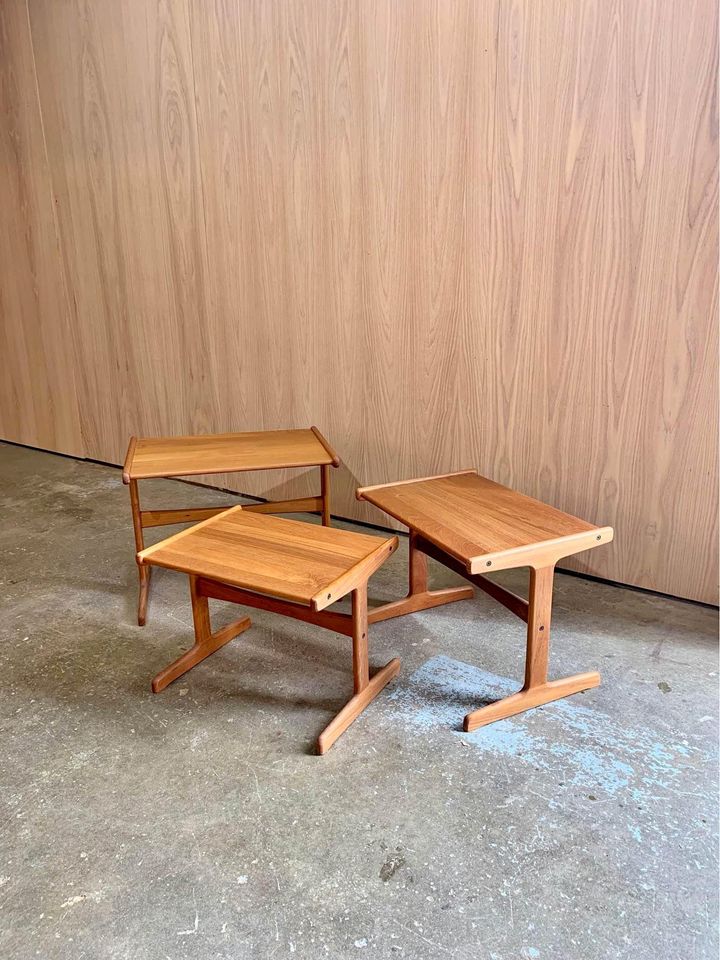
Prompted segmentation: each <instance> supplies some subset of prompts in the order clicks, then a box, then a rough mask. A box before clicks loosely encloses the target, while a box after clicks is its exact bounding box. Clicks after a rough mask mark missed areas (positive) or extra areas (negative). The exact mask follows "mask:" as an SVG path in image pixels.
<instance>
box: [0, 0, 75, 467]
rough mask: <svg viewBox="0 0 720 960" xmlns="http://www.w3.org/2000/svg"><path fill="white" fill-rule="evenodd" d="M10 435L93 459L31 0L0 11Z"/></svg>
mask: <svg viewBox="0 0 720 960" xmlns="http://www.w3.org/2000/svg"><path fill="white" fill-rule="evenodd" d="M0 118H1V119H0V171H1V172H0V359H1V362H2V370H1V371H0V436H3V437H8V438H9V439H11V440H16V441H19V442H20V443H27V444H30V445H32V446H36V447H44V448H47V449H50V450H62V451H63V452H65V453H72V454H75V455H78V456H82V455H83V454H84V447H83V442H82V438H81V436H80V418H79V414H78V406H77V396H76V392H75V371H74V367H73V362H72V355H71V353H70V351H69V350H68V340H69V329H70V328H69V318H68V313H69V304H68V297H67V290H66V289H65V284H64V280H63V273H62V269H61V261H60V254H59V249H58V238H57V229H56V223H55V211H54V207H53V202H52V187H51V182H50V171H49V168H48V163H47V155H46V152H45V141H44V136H43V129H42V117H41V115H40V110H39V107H38V101H37V93H36V87H35V65H34V62H33V49H32V44H31V38H30V31H29V28H28V16H27V8H26V6H25V0H8V2H7V3H2V4H0Z"/></svg>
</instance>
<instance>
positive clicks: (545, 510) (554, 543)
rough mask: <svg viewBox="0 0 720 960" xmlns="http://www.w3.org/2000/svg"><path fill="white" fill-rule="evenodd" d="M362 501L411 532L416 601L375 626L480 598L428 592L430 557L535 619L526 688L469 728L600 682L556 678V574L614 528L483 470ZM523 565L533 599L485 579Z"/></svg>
mask: <svg viewBox="0 0 720 960" xmlns="http://www.w3.org/2000/svg"><path fill="white" fill-rule="evenodd" d="M357 497H358V499H360V500H367V501H369V502H370V503H373V504H375V506H376V507H379V508H380V509H381V510H384V511H385V513H388V514H390V516H391V517H395V519H396V520H399V521H400V522H401V523H404V524H405V525H406V526H407V527H409V529H410V564H409V565H410V588H409V592H408V595H407V597H405V598H404V599H403V600H396V601H394V602H393V603H388V604H385V605H383V606H381V607H376V608H374V609H373V610H371V612H370V617H369V619H370V622H371V623H375V622H377V621H378V620H386V619H388V618H390V617H398V616H402V615H403V614H406V613H412V612H414V611H416V610H424V609H426V608H427V607H434V606H437V605H438V604H440V603H449V602H450V601H452V600H461V599H463V598H464V597H467V596H471V595H472V590H471V589H469V588H462V587H461V588H454V589H453V590H450V591H428V587H427V557H428V556H429V557H432V558H433V559H435V560H437V561H438V562H439V563H442V564H444V565H445V566H446V567H449V569H450V570H454V571H455V573H458V574H459V575H460V576H461V577H464V578H465V579H466V580H469V581H470V583H471V584H473V586H476V587H479V588H480V589H481V590H484V591H485V593H487V594H489V595H490V596H491V597H493V598H494V599H495V600H497V601H499V602H500V603H502V604H503V605H504V606H505V607H507V608H508V609H509V610H511V611H512V612H513V613H514V614H515V615H516V616H518V617H519V618H520V619H521V620H524V621H525V622H526V623H527V653H526V659H525V683H524V685H523V687H522V689H521V690H520V691H519V692H518V693H515V694H513V695H512V696H509V697H505V698H504V699H502V700H498V701H497V702H496V703H492V704H489V705H488V706H485V707H481V708H480V709H479V710H475V711H473V712H472V713H468V714H467V716H466V717H465V722H464V729H465V730H466V731H469V730H474V729H475V728H476V727H481V726H484V725H485V724H487V723H492V722H493V721H494V720H500V719H502V718H504V717H511V716H513V715H514V714H516V713H521V712H522V711H523V710H528V709H530V708H531V707H536V706H539V705H540V704H543V703H549V702H550V701H551V700H558V699H559V698H561V697H566V696H569V695H570V694H572V693H579V692H580V691H581V690H587V689H589V688H590V687H596V686H598V684H599V683H600V674H599V673H595V672H592V673H580V674H577V675H576V676H573V677H565V678H563V679H562V680H548V676H547V673H548V654H549V645H550V617H551V613H552V591H553V577H554V572H555V564H556V563H557V562H558V560H560V559H561V558H562V557H568V556H570V555H571V554H574V553H580V552H581V551H583V550H588V549H590V548H591V547H598V546H601V545H602V544H604V543H609V542H610V541H611V540H612V538H613V531H612V528H611V527H596V526H594V525H593V524H591V523H586V522H585V521H584V520H579V519H578V518H577V517H572V516H570V515H569V514H567V513H563V512H562V511H560V510H556V509H555V508H554V507H551V506H548V505H547V504H545V503H541V502H540V501H539V500H534V499H533V498H532V497H526V496H524V495H523V494H520V493H517V492H516V491H514V490H510V489H509V488H508V487H504V486H502V485H501V484H499V483H494V482H493V481H492V480H486V479H485V478H484V477H481V476H478V474H477V473H476V472H475V471H474V470H464V471H461V472H459V473H451V474H443V475H441V476H437V477H427V478H423V479H418V480H408V481H401V482H399V483H387V484H381V485H379V486H373V487H361V488H360V489H359V490H358V491H357ZM513 567H530V591H529V599H528V600H525V599H524V598H522V597H518V596H516V594H514V593H512V592H511V591H509V590H506V589H505V588H504V587H502V586H500V584H498V583H494V582H493V581H492V580H489V579H488V578H487V577H486V576H484V575H483V574H486V573H491V572H493V571H495V570H509V569H511V568H513Z"/></svg>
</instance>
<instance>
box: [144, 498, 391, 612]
mask: <svg viewBox="0 0 720 960" xmlns="http://www.w3.org/2000/svg"><path fill="white" fill-rule="evenodd" d="M397 544H398V538H397V537H394V536H393V537H371V536H368V535H367V534H364V533H353V532H351V531H349V530H338V529H336V528H335V527H321V526H319V525H317V524H314V523H303V522H301V521H299V520H287V519H284V518H280V517H273V516H265V515H262V514H257V513H250V512H248V511H244V510H243V509H242V507H241V506H238V507H231V508H230V509H229V510H226V511H225V512H224V513H220V514H218V515H217V516H215V517H211V518H210V519H209V520H204V521H202V522H201V523H197V524H195V526H193V527H189V528H188V529H187V530H182V531H181V532H180V533H177V534H175V535H174V536H172V537H168V539H167V540H162V541H161V542H160V543H156V544H154V545H153V546H152V547H147V548H146V549H145V550H143V551H141V552H140V553H139V554H138V561H139V562H140V563H150V564H157V565H158V566H160V567H169V568H170V569H171V570H181V571H183V572H185V573H189V574H195V575H196V576H200V577H207V578H208V579H210V580H217V581H219V582H220V583H228V584H230V585H232V586H236V587H242V588H243V589H245V590H251V591H253V592H254V593H263V594H267V595H269V596H272V597H280V598H281V599H283V600H291V601H293V602H295V603H301V604H303V605H305V606H312V607H313V608H314V609H315V610H322V609H323V608H324V607H328V606H330V604H331V603H334V602H335V601H336V600H339V599H340V598H341V597H344V596H345V595H346V594H348V593H349V592H350V591H351V590H354V589H355V588H356V587H358V586H360V585H362V584H363V583H366V582H367V580H368V579H369V577H370V576H371V574H372V573H374V571H375V570H377V569H378V567H379V566H381V564H383V563H384V562H385V560H386V559H387V558H388V557H389V556H390V555H391V554H392V553H393V551H394V550H395V549H396V548H397Z"/></svg>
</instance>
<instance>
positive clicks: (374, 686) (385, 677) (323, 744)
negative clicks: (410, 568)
mask: <svg viewBox="0 0 720 960" xmlns="http://www.w3.org/2000/svg"><path fill="white" fill-rule="evenodd" d="M352 618H353V686H354V690H355V693H354V696H353V697H352V698H351V699H350V700H348V702H347V703H346V704H345V706H344V707H343V708H342V710H341V711H340V713H338V715H337V716H336V717H335V718H334V719H333V720H332V721H331V722H330V723H329V724H328V725H327V727H325V729H324V730H323V732H322V733H321V734H320V736H319V737H318V741H317V749H318V753H321V754H322V753H327V751H328V750H329V749H330V747H331V746H332V745H333V744H334V743H335V741H336V740H337V738H338V737H339V736H340V735H341V734H342V733H344V732H345V731H346V730H347V728H348V727H349V726H350V724H351V723H352V722H353V720H355V719H356V718H357V717H358V716H359V715H360V714H361V713H362V712H363V710H364V709H365V707H367V705H368V704H369V703H370V702H371V701H372V700H374V699H375V697H376V696H377V695H378V694H379V693H380V691H381V690H382V689H383V687H385V686H386V685H387V684H388V683H389V682H390V681H391V680H392V679H393V677H396V676H397V674H398V673H399V671H400V661H399V660H398V659H397V657H395V658H394V659H392V660H391V661H390V662H389V663H386V664H385V666H384V667H382V668H381V669H380V670H378V672H377V673H376V674H374V675H373V676H372V678H371V677H370V675H369V673H370V671H369V665H368V636H367V635H368V611H367V584H364V585H363V586H362V588H359V589H357V590H353V594H352Z"/></svg>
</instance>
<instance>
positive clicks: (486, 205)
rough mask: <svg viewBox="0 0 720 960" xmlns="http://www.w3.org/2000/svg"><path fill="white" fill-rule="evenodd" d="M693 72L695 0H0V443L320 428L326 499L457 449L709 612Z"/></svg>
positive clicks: (710, 545)
mask: <svg viewBox="0 0 720 960" xmlns="http://www.w3.org/2000/svg"><path fill="white" fill-rule="evenodd" d="M716 71H717V13H716V3H715V0H697V2H693V0H664V2H660V0H657V2H653V0H603V2H597V0H557V2H550V0H547V2H546V0H543V2H542V3H538V2H531V0H524V2H521V0H495V2H490V0H488V2H480V0H413V2H410V0H407V2H397V0H337V2H329V0H328V2H318V0H302V2H300V0H253V2H251V0H243V2H237V0H224V2H221V0H218V2H214V3H211V2H209V0H208V2H205V0H160V2H154V0H92V2H90V0H76V2H73V0H64V2H57V0H27V2H26V0H4V2H3V3H2V4H0V84H1V86H0V106H1V108H2V109H1V112H0V162H1V163H2V177H1V179H0V207H1V211H0V217H1V219H2V224H1V227H0V284H1V287H0V290H1V293H0V307H1V309H2V326H1V328H0V349H1V350H2V354H3V376H2V378H1V379H0V435H2V436H3V437H5V438H7V439H11V440H18V441H21V442H23V443H29V444H33V445H38V446H41V447H47V448H51V449H55V450H60V451H64V452H70V453H76V454H77V453H79V454H84V455H86V456H88V457H93V458H97V459H101V460H107V461H111V462H114V463H119V462H120V461H121V460H122V457H123V455H124V452H125V447H126V443H127V438H128V436H129V434H131V433H137V434H150V435H153V434H155V435H157V434H172V433H183V432H205V431H228V430H243V429H262V428H277V427H286V426H306V425H308V424H310V423H316V424H317V425H318V426H320V428H321V429H322V430H323V431H324V432H325V433H326V434H327V436H328V437H330V438H331V439H332V441H333V443H334V444H335V445H336V446H337V448H338V449H339V451H340V452H341V454H342V455H343V456H344V459H345V466H344V468H343V472H342V474H341V476H340V477H339V478H338V480H337V482H336V488H337V495H336V499H335V505H334V508H335V511H336V512H337V513H340V514H343V515H345V516H359V517H363V518H366V519H373V520H380V519H381V516H380V514H378V513H377V512H375V513H371V512H370V511H371V509H372V508H370V507H367V506H361V505H360V504H358V503H356V501H355V500H354V498H353V495H352V493H353V489H354V487H355V486H356V484H358V483H361V482H362V483H376V482H380V481H384V480H389V479H397V478H401V477H409V476H412V475H418V474H420V475H424V474H428V473H432V472H435V471H449V470H453V469H458V468H462V467H467V466H476V467H477V468H478V469H479V470H480V471H481V472H482V473H484V474H486V475H487V476H490V477H493V478H494V479H496V480H499V481H501V482H504V483H508V484H510V485H513V486H515V487H517V488H518V489H520V490H522V491H524V492H526V493H529V494H532V495H535V496H538V497H541V498H543V499H546V500H548V501H550V502H552V503H554V504H556V505H558V506H560V507H562V508H564V509H566V510H568V511H570V512H573V513H577V514H578V515H580V516H582V517H585V518H587V519H589V520H592V521H596V522H602V523H608V524H612V525H613V526H614V527H615V528H616V540H615V543H614V544H613V546H612V548H611V549H606V550H598V551H593V552H592V553H591V554H589V555H588V556H587V557H580V558H579V561H578V562H577V563H576V564H574V566H576V567H577V568H579V569H582V570H586V571H589V572H591V573H594V574H597V575H600V576H604V577H610V578H612V579H615V580H620V581H623V582H627V583H631V584H638V585H641V586H645V587H652V588H655V589H657V590H661V591H666V592H669V593H673V594H677V595H680V596H685V597H692V598H698V599H704V600H713V599H714V598H715V583H716V579H717V560H716V542H717V532H718V531H717V513H716V495H715V489H716V482H717V470H716V464H717V446H716V431H717V410H716V390H717V383H716V373H715V368H716V360H717V328H716V319H717V293H718V285H717V269H716V268H717V256H718V244H717V199H718V160H717V147H718V143H717V99H716ZM229 482H233V481H229ZM234 482H235V483H236V488H237V486H238V485H239V488H240V489H242V490H244V491H246V492H252V493H256V494H272V495H276V494H278V493H280V492H281V493H282V494H283V495H284V494H286V493H287V495H290V494H291V493H295V492H297V493H298V494H299V493H303V492H305V491H306V490H309V489H310V486H311V484H310V480H309V479H308V478H307V477H301V478H299V479H298V478H297V477H295V478H294V479H293V478H292V477H290V476H287V477H286V476H282V475H277V474H274V475H272V476H270V475H264V476H255V477H254V478H252V479H251V478H249V477H242V478H240V479H239V481H238V478H235V480H234Z"/></svg>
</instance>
